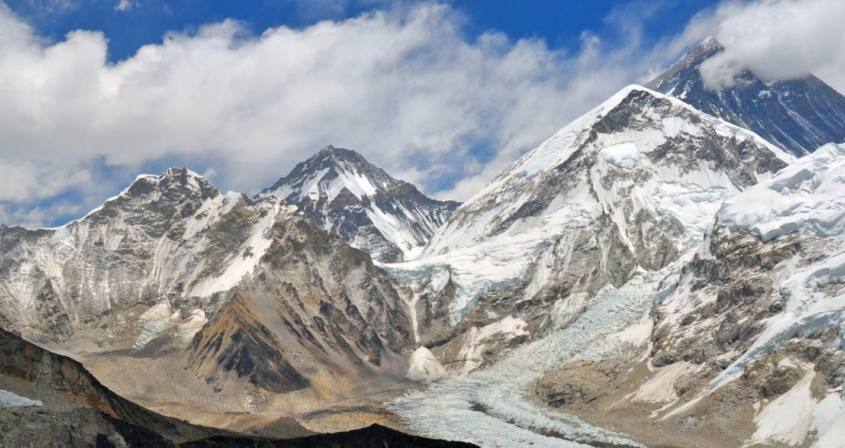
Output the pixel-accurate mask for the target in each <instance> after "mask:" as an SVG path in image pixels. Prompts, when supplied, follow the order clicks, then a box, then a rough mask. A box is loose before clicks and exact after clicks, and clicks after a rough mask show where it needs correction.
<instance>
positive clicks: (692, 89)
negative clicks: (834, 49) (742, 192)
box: [647, 38, 845, 156]
mask: <svg viewBox="0 0 845 448" xmlns="http://www.w3.org/2000/svg"><path fill="white" fill-rule="evenodd" d="M722 51H724V47H723V46H722V45H721V44H720V43H719V42H717V41H716V40H715V39H713V38H709V39H706V40H705V41H703V42H702V43H701V44H700V45H699V46H698V47H696V48H695V49H693V50H692V51H691V52H690V53H689V54H688V55H687V56H686V57H685V58H684V59H682V60H681V61H680V62H678V63H677V64H675V65H674V66H673V67H671V68H670V69H669V70H667V71H666V72H664V73H663V74H662V75H660V76H659V77H657V78H656V79H654V80H653V81H651V82H650V83H648V84H647V87H649V88H650V89H652V90H656V91H659V92H662V93H665V94H667V95H671V96H674V97H676V98H679V99H681V100H683V101H685V102H687V103H688V104H690V105H692V106H693V107H695V108H696V109H698V110H701V111H702V112H705V113H708V114H710V115H714V116H716V117H719V118H722V119H723V120H725V121H728V122H730V123H733V124H735V125H737V126H740V127H744V128H746V129H750V130H752V131H754V132H756V133H757V134H758V135H760V136H761V137H763V138H764V139H766V140H768V141H770V142H771V143H774V144H776V145H778V146H780V147H782V148H783V149H786V150H787V151H789V152H791V153H792V154H795V155H798V156H801V155H804V154H808V153H810V152H813V151H815V150H816V148H818V147H820V146H822V145H824V144H826V143H831V142H834V143H839V142H843V141H845V96H843V95H842V94H840V93H839V92H837V91H836V90H834V89H833V88H832V87H830V86H828V85H827V84H825V83H824V82H823V81H822V80H820V79H819V78H817V77H815V76H813V75H809V76H806V77H803V78H798V79H791V80H783V81H771V82H765V81H763V80H761V79H759V78H757V77H756V76H755V75H754V74H753V73H751V72H750V71H746V72H745V73H743V74H742V75H741V76H740V78H739V79H738V80H737V82H736V84H735V85H734V86H733V87H729V88H725V89H723V90H719V91H716V90H710V89H708V88H706V87H705V86H704V82H703V81H702V78H701V73H700V71H699V69H700V68H701V64H703V63H704V61H706V60H707V59H709V58H710V57H712V56H714V55H716V54H718V53H720V52H722Z"/></svg>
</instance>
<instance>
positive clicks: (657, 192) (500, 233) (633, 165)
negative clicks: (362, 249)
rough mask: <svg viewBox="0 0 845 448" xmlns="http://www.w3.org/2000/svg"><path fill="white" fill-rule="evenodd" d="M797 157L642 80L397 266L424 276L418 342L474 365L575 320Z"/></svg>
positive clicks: (685, 244)
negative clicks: (596, 299) (419, 252)
mask: <svg viewBox="0 0 845 448" xmlns="http://www.w3.org/2000/svg"><path fill="white" fill-rule="evenodd" d="M788 160H791V157H790V156H788V155H787V154H785V153H783V152H782V151H780V150H779V149H777V148H776V147H774V146H772V145H770V144H768V143H767V142H765V141H764V140H762V139H760V138H759V137H757V136H756V135H754V134H753V133H750V132H748V131H745V130H743V129H740V128H738V127H735V126H732V125H730V124H728V123H726V122H724V121H722V120H719V119H717V118H714V117H711V116H709V115H705V114H703V113H701V112H699V111H697V110H695V109H693V108H691V107H690V106H688V105H687V104H685V103H683V102H681V101H679V100H677V99H674V98H671V97H667V96H664V95H662V94H660V93H657V92H654V91H651V90H649V89H646V88H643V87H638V86H630V87H628V88H626V89H623V90H622V91H620V92H619V93H618V94H617V95H614V97H612V98H611V99H609V100H608V101H607V102H605V103H604V104H602V105H601V106H599V107H598V108H596V109H595V110H593V111H591V112H589V113H587V114H585V115H584V116H583V117H581V118H579V119H578V120H576V121H575V122H573V123H572V124H570V125H568V126H566V127H565V128H563V129H562V130H560V131H559V132H558V133H557V134H555V135H554V136H553V137H551V138H550V139H549V140H547V141H546V142H544V143H543V144H542V145H540V146H539V147H538V148H537V149H535V150H533V151H531V152H529V153H528V154H526V155H525V156H524V157H523V158H522V159H520V160H519V161H517V162H516V163H514V164H513V165H512V166H511V167H510V168H508V169H507V170H506V171H505V172H504V173H502V174H501V175H500V176H499V177H497V178H496V179H495V180H493V181H492V182H491V183H490V185H488V186H487V187H485V188H484V189H483V190H482V191H481V192H479V193H478V194H477V195H475V196H474V197H473V198H472V199H470V200H469V201H467V202H466V203H464V204H463V205H462V206H461V207H460V208H459V209H458V210H457V211H456V212H455V213H454V214H453V215H452V217H451V218H450V219H449V220H448V221H447V223H446V225H444V226H443V227H442V228H441V229H440V230H439V231H438V232H437V233H436V234H435V236H434V237H433V238H432V241H431V243H429V245H428V246H426V248H425V250H424V252H423V254H422V256H421V257H420V258H419V259H417V260H413V261H411V262H408V263H400V264H395V265H390V266H389V269H390V270H391V271H392V272H394V274H395V275H397V276H400V277H405V278H407V279H409V280H410V281H412V282H416V283H414V284H415V285H416V286H415V290H416V291H417V295H416V296H415V299H414V300H415V301H414V310H415V312H416V314H415V315H413V316H412V320H413V321H414V322H415V328H416V329H417V331H416V334H417V335H418V338H417V339H418V343H420V344H421V345H425V346H427V347H428V348H430V349H431V351H433V353H434V355H435V357H436V359H437V360H439V362H440V363H442V364H443V365H444V366H445V367H446V368H447V370H450V369H451V370H455V371H463V372H466V371H470V370H472V369H474V368H477V367H478V366H479V365H482V364H485V363H488V362H490V360H492V359H495V358H498V357H501V356H502V355H503V353H505V352H506V351H507V348H508V347H511V346H513V345H515V344H517V343H519V342H521V341H524V340H525V339H533V338H536V337H539V336H542V335H543V334H546V333H547V332H549V331H551V330H553V329H555V328H558V327H560V326H562V325H566V323H567V322H569V321H571V320H572V319H574V318H576V317H577V316H578V315H579V314H580V313H581V312H582V311H583V310H584V309H585V307H587V306H589V303H590V301H591V300H592V298H593V297H594V296H595V295H596V294H597V293H599V292H600V291H601V290H603V289H604V288H605V287H607V286H612V287H621V286H622V285H624V284H626V283H627V282H628V281H629V280H630V279H632V278H633V277H635V276H637V275H639V274H641V273H642V272H648V271H660V270H661V269H663V268H665V267H666V266H668V265H669V264H671V263H672V262H674V261H676V260H677V259H678V258H679V257H680V256H681V255H682V254H684V253H685V252H686V251H688V250H689V248H690V247H692V246H693V245H694V244H696V242H697V241H699V240H700V238H701V236H702V235H703V234H704V231H705V230H706V228H707V226H708V225H709V223H710V222H711V219H712V216H713V215H714V214H715V213H716V211H717V210H718V208H719V206H720V205H721V204H722V202H723V201H724V200H725V199H727V198H729V197H731V196H733V195H734V194H736V193H738V192H740V191H742V190H744V189H746V188H748V187H750V186H752V185H754V184H756V183H757V182H758V180H759V179H761V178H766V177H768V176H771V174H772V173H774V172H776V171H777V170H779V169H781V168H783V167H784V166H785V165H786V161H788ZM432 317H434V319H432ZM444 321H446V322H448V324H447V323H444Z"/></svg>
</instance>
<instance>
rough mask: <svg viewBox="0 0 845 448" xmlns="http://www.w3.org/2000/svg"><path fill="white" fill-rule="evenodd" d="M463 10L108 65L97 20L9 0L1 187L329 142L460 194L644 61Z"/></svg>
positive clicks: (253, 164) (263, 158)
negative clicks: (34, 15) (33, 19)
mask: <svg viewBox="0 0 845 448" xmlns="http://www.w3.org/2000/svg"><path fill="white" fill-rule="evenodd" d="M463 23H464V22H463V18H462V17H461V16H460V14H458V13H456V12H455V11H454V10H453V9H451V8H449V7H448V6H444V5H440V4H424V5H422V6H417V7H413V8H410V9H397V10H391V11H381V12H374V13H369V14H365V15H362V16H360V17H357V18H354V19H350V20H345V21H338V22H335V21H324V22H320V23H317V24H315V25H313V26H310V27H308V28H304V29H291V28H286V27H279V28H274V29H269V30H267V31H266V32H264V33H263V34H261V35H258V36H254V35H249V34H247V33H246V32H245V31H244V28H243V27H241V26H240V25H239V24H238V23H236V22H232V21H224V22H221V23H217V24H212V25H209V26H206V27H204V28H201V29H199V30H198V31H197V32H196V33H194V34H180V33H172V34H168V35H166V36H165V37H164V39H163V42H162V43H161V44H157V45H147V46H144V47H142V48H140V49H139V50H138V52H137V54H135V55H134V56H133V57H131V58H129V59H126V60H123V61H120V62H118V63H109V62H108V58H107V51H108V46H107V40H106V38H105V36H103V35H102V34H101V33H98V32H90V31H75V32H72V33H70V34H68V35H67V36H66V38H65V39H64V40H62V41H60V42H56V43H46V42H44V41H42V40H41V39H40V38H39V37H38V36H37V35H35V33H34V32H33V30H32V29H30V28H29V27H28V26H27V25H26V24H24V23H23V22H21V21H20V20H19V19H18V18H16V17H15V16H13V15H12V14H11V13H10V12H9V11H8V10H3V11H0V103H2V104H3V105H4V107H3V108H1V109H0V201H6V202H7V203H8V202H10V201H11V202H16V201H17V202H20V201H32V200H37V199H39V198H46V197H52V196H54V195H56V194H58V193H61V192H63V191H65V190H68V189H83V188H90V184H91V183H97V182H92V177H93V178H96V177H97V172H96V171H95V170H93V169H92V164H94V163H95V162H97V163H102V164H105V166H107V167H110V168H115V167H117V168H125V169H131V168H133V167H139V166H144V164H149V163H151V162H156V161H161V160H177V161H183V162H185V163H188V164H189V165H192V166H194V167H202V169H203V170H204V169H206V168H210V169H213V170H214V172H216V173H217V176H216V180H217V181H218V182H220V183H221V184H222V185H223V186H224V187H226V188H230V189H235V190H239V191H255V190H256V189H258V188H261V187H263V186H266V185H269V184H270V183H271V182H272V181H273V180H275V179H276V178H278V177H280V176H282V175H284V174H286V173H287V171H288V170H289V169H290V168H291V167H292V166H293V164H294V163H296V162H298V161H300V160H302V159H304V158H306V157H308V156H310V155H311V154H312V153H313V152H315V151H316V150H318V149H319V148H321V147H323V146H325V145H327V144H335V145H340V146H345V147H350V148H353V149H356V150H359V151H360V152H362V153H363V154H364V155H365V156H366V157H368V158H369V159H371V160H372V161H373V162H375V163H377V164H380V165H382V166H384V167H385V168H387V169H388V170H389V171H391V172H393V173H396V174H397V175H398V176H399V177H403V178H405V179H406V180H409V181H412V182H418V183H420V184H421V185H422V186H423V188H425V189H427V190H428V191H430V192H439V194H440V195H441V196H447V197H455V198H458V199H464V198H466V197H467V196H469V195H470V194H472V193H474V192H475V190H477V189H478V187H480V186H481V185H482V184H483V183H484V182H485V181H486V180H488V179H489V177H490V176H492V175H493V174H495V172H497V171H498V170H499V169H501V168H502V167H503V166H504V165H505V164H506V163H508V162H510V161H511V160H513V159H514V158H515V157H516V156H518V155H519V154H520V153H521V152H523V151H525V150H526V149H528V148H529V147H530V146H532V145H534V144H536V143H538V142H539V141H540V140H541V139H543V138H544V137H546V136H548V135H549V134H551V133H552V132H553V131H554V130H556V129H557V128H559V127H560V126H562V125H563V124H565V123H566V122H567V121H568V120H570V119H572V118H573V117H574V116H576V115H577V114H578V113H580V112H582V111H584V110H586V109H588V108H589V107H591V106H593V105H594V104H596V103H598V102H600V101H601V100H602V99H603V98H604V97H606V96H607V95H609V94H611V93H612V92H613V91H615V90H616V89H618V88H619V87H621V86H622V85H624V84H625V83H627V82H629V81H630V80H631V78H632V73H636V71H635V70H632V69H631V67H632V61H633V60H634V59H635V58H636V56H637V52H636V51H634V49H633V48H634V47H630V48H628V47H626V48H617V49H612V50H610V51H607V50H606V49H604V48H602V44H601V42H600V41H599V40H598V39H597V38H596V37H594V36H589V35H585V36H584V38H583V48H582V49H581V50H580V51H579V52H577V53H574V54H566V53H564V52H561V51H555V50H551V49H549V48H548V47H547V46H546V45H545V43H544V42H542V41H540V40H517V41H512V40H509V39H508V38H507V37H506V36H504V35H502V34H498V33H487V34H484V35H482V36H480V37H478V38H477V39H473V40H469V39H468V38H467V37H466V36H465V35H464V34H463V32H462V26H463ZM634 40H636V39H634ZM633 66H635V67H643V65H642V64H638V65H637V64H635V65H633ZM641 72H642V73H644V69H643V70H641ZM4 174H5V175H4ZM95 180H96V179H95ZM118 188H119V187H117V186H113V187H112V190H115V189H118ZM94 196H96V194H95V195H94ZM101 196H104V195H101ZM91 205H93V204H91Z"/></svg>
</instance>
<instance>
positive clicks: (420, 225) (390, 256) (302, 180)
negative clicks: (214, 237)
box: [261, 146, 458, 262]
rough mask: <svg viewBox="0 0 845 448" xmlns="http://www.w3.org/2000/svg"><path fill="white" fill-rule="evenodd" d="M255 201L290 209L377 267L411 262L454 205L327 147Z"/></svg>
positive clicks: (350, 154)
mask: <svg viewBox="0 0 845 448" xmlns="http://www.w3.org/2000/svg"><path fill="white" fill-rule="evenodd" d="M261 196H275V197H277V198H280V199H285V200H287V201H288V202H289V203H291V204H295V205H296V206H298V207H299V208H300V210H302V211H303V212H304V213H305V215H306V216H308V217H309V218H311V219H312V220H314V222H316V223H317V224H318V225H319V226H320V227H321V228H323V229H324V230H327V231H330V232H334V233H336V234H338V235H340V236H341V237H342V238H343V239H344V240H346V241H347V242H348V243H349V244H351V245H352V246H354V247H357V248H359V249H362V250H364V251H366V252H368V253H370V255H371V256H372V257H373V258H374V259H376V260H379V261H383V262H396V261H402V260H407V259H410V258H413V257H414V256H416V255H417V254H418V253H419V251H420V250H421V249H422V247H423V246H424V245H425V244H426V243H427V242H428V240H429V239H430V238H431V235H432V234H433V233H434V231H435V230H437V228H438V227H440V226H441V225H442V224H443V223H444V222H445V221H446V219H447V218H448V217H449V215H451V213H452V212H453V211H454V210H455V209H456V208H457V207H458V203H457V202H453V201H437V200H434V199H430V198H428V197H426V196H425V195H423V194H422V193H420V192H419V190H417V188H416V187H414V186H413V185H411V184H409V183H407V182H404V181H401V180H397V179H394V178H392V177H390V175H388V174H387V173H386V172H385V171H384V170H382V169H381V168H378V167H376V166H374V165H372V164H371V163H369V162H367V161H366V160H365V159H364V158H363V157H361V155H360V154H358V153H356V152H355V151H352V150H349V149H342V148H335V147H333V146H328V147H326V148H324V149H323V150H321V151H320V152H318V153H317V154H316V155H314V156H313V157H311V158H310V159H308V160H306V161H304V162H302V163H300V164H298V165H297V166H296V167H295V168H294V169H293V171H291V172H290V174H288V175H287V176H285V177H283V178H281V179H279V180H278V181H277V182H276V183H275V184H273V186H271V187H270V188H268V189H267V190H265V191H264V192H263V193H262V194H261Z"/></svg>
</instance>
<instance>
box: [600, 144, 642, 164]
mask: <svg viewBox="0 0 845 448" xmlns="http://www.w3.org/2000/svg"><path fill="white" fill-rule="evenodd" d="M599 155H600V156H601V157H603V158H604V160H606V161H607V163H609V164H611V165H613V166H615V167H617V168H621V169H625V170H631V169H634V168H636V167H637V165H639V164H640V151H638V150H637V145H636V144H635V143H634V142H625V143H618V144H615V145H610V146H606V147H605V148H604V149H602V150H601V151H600V152H599Z"/></svg>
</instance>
